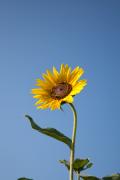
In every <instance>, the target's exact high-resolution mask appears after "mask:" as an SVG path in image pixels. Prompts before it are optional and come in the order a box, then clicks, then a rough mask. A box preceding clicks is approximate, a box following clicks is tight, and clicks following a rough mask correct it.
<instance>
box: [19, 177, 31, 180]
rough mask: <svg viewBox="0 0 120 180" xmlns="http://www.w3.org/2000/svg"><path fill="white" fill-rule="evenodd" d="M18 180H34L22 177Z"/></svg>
mask: <svg viewBox="0 0 120 180" xmlns="http://www.w3.org/2000/svg"><path fill="white" fill-rule="evenodd" d="M17 180H33V179H28V178H25V177H22V178H19V179H17Z"/></svg>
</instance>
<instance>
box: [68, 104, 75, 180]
mask: <svg viewBox="0 0 120 180" xmlns="http://www.w3.org/2000/svg"><path fill="white" fill-rule="evenodd" d="M69 105H70V107H71V110H72V112H73V117H74V122H73V132H72V144H71V150H70V180H73V178H74V175H73V162H74V154H75V139H76V130H77V112H76V109H75V107H74V105H73V104H72V103H70V104H69Z"/></svg>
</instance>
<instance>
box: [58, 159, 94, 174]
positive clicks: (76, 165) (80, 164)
mask: <svg viewBox="0 0 120 180" xmlns="http://www.w3.org/2000/svg"><path fill="white" fill-rule="evenodd" d="M59 162H60V163H62V164H64V165H65V167H67V169H68V170H69V169H70V163H69V161H67V160H60V161H59ZM92 165H93V164H92V163H90V162H89V160H88V159H75V160H74V162H73V169H74V171H75V172H76V173H77V174H79V173H80V172H81V171H83V170H86V169H88V168H90V167H92Z"/></svg>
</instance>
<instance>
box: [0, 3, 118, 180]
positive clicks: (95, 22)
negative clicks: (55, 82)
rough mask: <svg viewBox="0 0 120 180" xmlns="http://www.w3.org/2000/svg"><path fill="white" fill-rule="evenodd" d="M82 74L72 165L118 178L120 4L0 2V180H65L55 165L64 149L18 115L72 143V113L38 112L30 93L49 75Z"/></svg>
mask: <svg viewBox="0 0 120 180" xmlns="http://www.w3.org/2000/svg"><path fill="white" fill-rule="evenodd" d="M61 63H64V64H66V63H67V64H69V65H70V66H71V67H72V68H74V67H76V66H78V65H79V66H81V67H82V68H84V70H85V74H84V76H83V78H86V79H87V80H88V85H87V87H86V88H85V89H84V91H82V92H81V94H79V95H77V96H76V97H75V101H74V104H75V106H76V109H77V112H78V130H77V140H76V157H81V158H86V157H89V158H90V159H91V161H92V162H93V163H94V166H93V168H92V169H91V170H89V171H88V172H87V173H88V174H92V175H96V176H104V175H108V174H112V173H116V172H120V155H119V152H120V141H119V138H120V130H119V129H120V93H119V92H120V69H119V68H120V1H119V0H116V1H114V0H101V1H100V0H75V1H72V0H60V1H58V0H51V1H49V0H39V1H38V0H35V1H33V0H20V1H15V0H11V1H6V0H5V1H2V0H1V1H0V82H1V98H0V107H1V108H0V116H1V118H0V179H2V180H8V179H9V180H16V179H17V178H19V177H22V176H26V177H29V178H33V179H34V180H40V179H44V180H47V179H58V180H61V179H62V180H65V179H68V173H67V171H66V169H65V168H64V167H63V166H62V165H61V164H59V162H58V160H59V159H69V149H68V147H66V146H65V145H64V144H62V143H60V142H57V141H55V140H54V139H51V138H49V137H46V136H43V135H41V134H39V133H38V132H35V131H33V130H32V129H31V127H30V124H29V123H28V122H27V121H26V119H25V117H24V115H25V114H29V115H31V116H32V117H33V118H34V119H35V120H36V122H37V123H38V124H39V125H40V126H42V127H54V128H56V129H59V130H60V131H62V132H63V133H64V134H66V135H68V136H71V131H72V121H73V119H72V113H71V111H70V109H69V107H68V106H67V105H64V107H63V108H64V112H61V111H59V110H56V111H50V110H37V109H36V108H35V106H34V102H35V101H34V99H33V98H32V96H31V95H30V90H31V89H32V88H33V87H34V84H35V79H36V78H39V77H41V74H42V73H44V72H45V70H46V69H47V68H49V69H52V66H53V65H54V66H56V67H57V68H58V69H59V67H60V64H61Z"/></svg>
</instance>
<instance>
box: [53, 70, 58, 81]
mask: <svg viewBox="0 0 120 180" xmlns="http://www.w3.org/2000/svg"><path fill="white" fill-rule="evenodd" d="M53 74H54V76H55V79H56V80H57V79H58V76H59V73H58V71H57V69H56V68H55V67H53Z"/></svg>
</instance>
